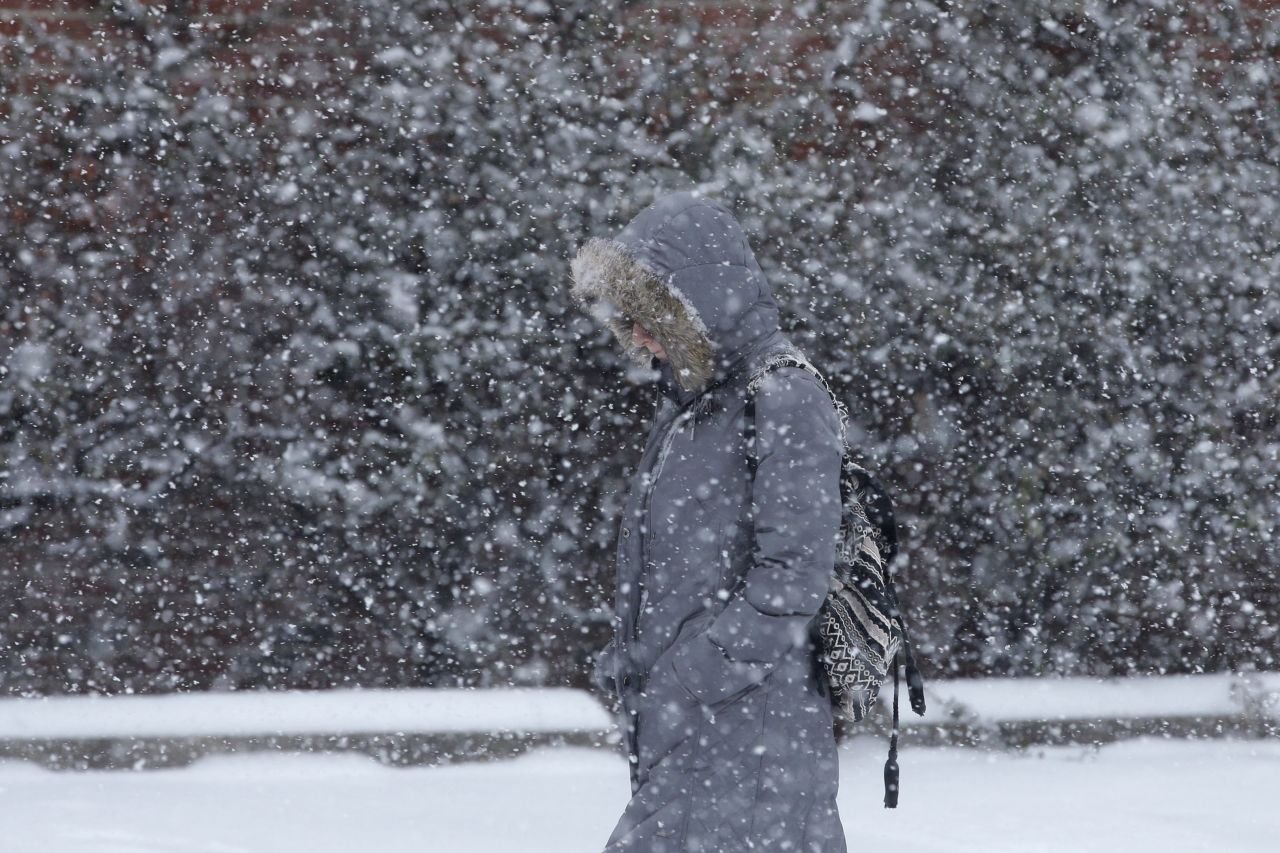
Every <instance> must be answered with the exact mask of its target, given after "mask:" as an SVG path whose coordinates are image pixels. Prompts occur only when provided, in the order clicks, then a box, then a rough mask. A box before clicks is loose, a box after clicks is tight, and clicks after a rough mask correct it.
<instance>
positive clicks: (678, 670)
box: [671, 631, 774, 711]
mask: <svg viewBox="0 0 1280 853" xmlns="http://www.w3.org/2000/svg"><path fill="white" fill-rule="evenodd" d="M671 663H672V668H673V670H674V671H675V674H676V677H677V678H678V679H679V681H680V683H681V684H682V685H683V686H684V688H685V691H686V692H687V693H688V694H689V695H690V696H692V697H694V698H695V699H696V700H698V701H699V702H701V703H702V704H703V705H704V706H705V707H707V708H709V709H711V710H712V711H715V710H718V709H720V708H723V707H724V706H726V705H728V704H730V703H731V702H733V701H734V700H736V699H738V698H740V697H742V696H744V695H746V694H747V693H750V692H751V691H752V690H754V689H755V688H756V687H758V686H759V685H760V684H762V683H763V682H764V680H765V679H766V678H768V677H769V673H770V672H772V671H773V666H774V664H773V662H772V661H765V662H759V663H755V662H750V663H748V662H743V661H735V660H732V659H730V658H729V657H728V655H726V654H725V652H724V650H723V649H721V648H720V647H719V646H718V645H716V644H715V642H714V641H713V640H712V639H711V638H710V637H709V636H707V634H706V632H705V631H704V632H702V633H700V634H697V635H695V636H693V637H690V638H689V641H688V642H686V643H684V644H683V645H681V646H680V647H679V648H678V649H677V650H676V652H675V654H674V655H672V660H671Z"/></svg>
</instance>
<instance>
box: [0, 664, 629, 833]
mask: <svg viewBox="0 0 1280 853" xmlns="http://www.w3.org/2000/svg"><path fill="white" fill-rule="evenodd" d="M612 724H613V721H612V718H611V717H610V716H609V713H608V712H607V711H606V710H605V709H604V707H603V706H602V705H600V703H599V702H597V701H596V700H595V699H593V698H592V697H591V695H590V694H589V693H586V692H584V691H581V690H574V689H572V688H567V687H545V688H543V687H536V688H535V687H528V688H522V687H511V688H493V689H475V690H471V689H463V688H458V689H452V688H440V689H429V690H384V689H376V690H375V689H366V690H316V691H305V690H278V691H271V690H255V691H245V692H241V693H181V694H173V695H167V696H110V697H101V696H53V697H43V698H36V699H4V700H0V739H15V740H34V739H40V738H86V737H97V738H111V737H201V736H218V735H247V736H252V735H274V734H284V735H305V734H319V735H323V734H360V733H365V734H375V733H387V732H405V733H454V732H459V733H461V732H530V733H532V732H573V731H588V732H593V731H601V730H604V729H608V728H609V727H610V726H611V725H612ZM0 850H3V848H0Z"/></svg>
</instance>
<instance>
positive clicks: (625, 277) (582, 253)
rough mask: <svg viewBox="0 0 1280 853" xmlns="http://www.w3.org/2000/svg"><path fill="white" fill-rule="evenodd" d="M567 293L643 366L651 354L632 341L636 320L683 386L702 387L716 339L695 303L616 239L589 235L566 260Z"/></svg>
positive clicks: (685, 388)
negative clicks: (569, 281)
mask: <svg viewBox="0 0 1280 853" xmlns="http://www.w3.org/2000/svg"><path fill="white" fill-rule="evenodd" d="M569 266H570V270H571V272H572V274H573V285H572V287H571V288H570V293H571V294H572V295H573V297H574V299H576V300H577V302H578V304H579V305H581V306H583V307H584V308H585V309H586V310H587V311H589V312H590V313H591V315H592V316H593V317H595V318H596V319H597V320H599V321H601V322H602V323H604V324H606V325H608V326H609V328H610V329H612V330H613V333H614V335H615V336H616V337H617V339H618V344H619V345H620V346H621V347H622V350H623V353H624V354H625V355H626V356H627V357H629V358H630V359H632V360H633V361H635V362H636V363H637V364H639V365H641V366H642V367H648V366H649V363H650V361H651V360H652V355H651V354H650V353H649V351H648V350H646V349H645V348H644V347H639V346H636V345H634V344H633V343H631V327H632V324H633V323H637V322H638V323H639V324H640V325H641V326H643V327H644V328H645V329H647V330H648V331H649V334H651V335H653V337H654V339H655V340H656V341H658V343H660V344H662V348H663V349H664V350H666V353H667V357H668V358H669V359H671V372H672V375H673V376H674V377H675V380H676V382H677V383H679V385H680V387H681V388H683V389H684V390H686V391H701V390H703V389H704V388H705V387H706V385H707V382H708V381H709V380H710V379H711V374H712V368H713V366H714V364H715V362H714V355H715V345H714V344H713V343H712V341H711V334H710V333H709V332H708V331H707V326H706V324H705V323H704V322H703V321H702V318H701V317H700V316H698V312H697V310H696V309H695V308H694V307H693V303H691V302H690V301H689V298H688V297H687V296H685V295H684V294H683V293H681V292H680V290H679V289H678V288H676V287H674V286H672V285H671V284H669V283H668V282H667V281H665V280H664V276H661V275H660V274H658V273H657V272H656V271H655V270H654V269H653V268H652V267H650V266H649V265H648V264H646V263H645V262H644V261H642V260H641V259H640V258H638V257H636V256H635V255H634V254H633V253H632V252H631V251H630V250H629V249H628V248H627V247H626V246H624V245H623V244H622V243H619V242H618V241H617V240H610V239H606V238H603V237H592V238H590V239H589V240H587V242H585V243H584V244H583V245H582V248H580V249H579V250H578V254H577V256H576V257H575V258H574V259H573V260H572V261H571V262H570V265H569Z"/></svg>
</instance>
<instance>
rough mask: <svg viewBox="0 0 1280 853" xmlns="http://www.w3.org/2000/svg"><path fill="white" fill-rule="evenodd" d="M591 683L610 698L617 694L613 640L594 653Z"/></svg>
mask: <svg viewBox="0 0 1280 853" xmlns="http://www.w3.org/2000/svg"><path fill="white" fill-rule="evenodd" d="M591 683H592V684H593V685H595V687H596V689H597V690H600V691H602V692H604V693H607V694H609V695H611V696H616V695H617V694H618V659H617V649H616V647H615V646H614V643H613V640H610V641H609V642H608V643H606V644H605V646H604V648H602V649H600V651H598V652H596V655H595V659H594V660H593V662H592V664H591Z"/></svg>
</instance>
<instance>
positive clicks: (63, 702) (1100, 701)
mask: <svg viewBox="0 0 1280 853" xmlns="http://www.w3.org/2000/svg"><path fill="white" fill-rule="evenodd" d="M891 695H892V689H891V688H887V689H883V690H881V693H880V699H881V701H882V702H883V703H887V702H888V701H889V697H890V696H891ZM925 695H926V698H927V700H928V713H927V714H926V715H925V716H924V717H923V718H920V717H916V716H915V715H914V714H912V713H910V712H909V711H907V710H905V706H906V697H905V687H904V695H903V698H902V702H903V706H904V710H903V717H902V722H903V725H904V726H906V727H910V726H913V725H917V724H924V725H930V724H938V723H945V722H947V721H948V720H949V719H952V718H953V715H958V716H959V717H960V718H962V719H977V720H985V721H993V722H998V721H1009V722H1014V721H1024V720H1125V719H1136V718H1156V719H1174V718H1178V717H1197V716H1203V717H1221V716H1235V715H1238V714H1241V713H1242V712H1244V711H1245V707H1246V700H1249V701H1251V702H1252V704H1253V707H1254V710H1255V712H1262V711H1264V710H1265V712H1267V713H1269V714H1270V715H1271V716H1280V673H1266V674H1253V675H1234V674H1231V673H1221V674H1212V675H1185V676H1172V675H1171V676H1161V677H1151V678H1128V679H1116V680H1099V679H1093V678H1023V679H980V680H971V681H938V680H931V681H929V682H928V683H927V684H926V689H925ZM613 726H614V721H613V718H612V716H611V715H610V714H609V712H608V711H607V710H606V709H605V708H604V706H602V705H601V704H600V703H599V702H598V701H597V700H596V699H595V698H594V697H593V696H592V695H591V694H589V693H587V692H585V691H580V690H574V689H571V688H558V687H550V688H520V687H515V688H479V689H466V688H458V689H423V690H382V689H360V690H324V691H245V692H239V693H186V694H175V695H167V696H112V697H98V696H56V697H46V698H35V699H0V739H39V738H112V737H187V736H190V737H201V736H219V735H227V736H237V735H241V736H253V735H276V734H279V735H306V734H319V735H323V734H361V733H363V734H377V733H387V732H405V733H461V732H517V733H518V732H528V733H534V732H603V731H607V730H609V729H611V728H613Z"/></svg>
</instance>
